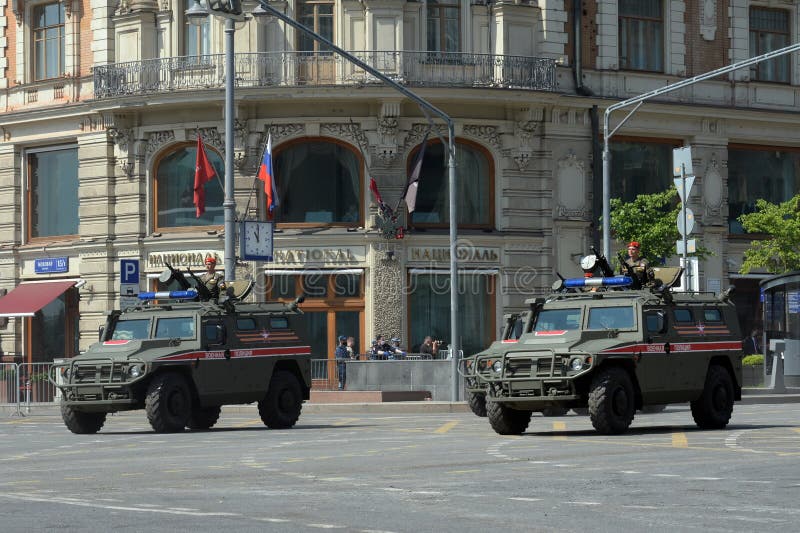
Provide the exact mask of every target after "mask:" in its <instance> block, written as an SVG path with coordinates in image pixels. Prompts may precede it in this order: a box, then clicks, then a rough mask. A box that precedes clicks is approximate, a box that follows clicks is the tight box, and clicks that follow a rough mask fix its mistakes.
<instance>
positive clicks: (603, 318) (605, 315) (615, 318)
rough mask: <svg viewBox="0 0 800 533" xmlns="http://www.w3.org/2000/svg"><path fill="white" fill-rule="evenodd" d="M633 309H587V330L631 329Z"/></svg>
mask: <svg viewBox="0 0 800 533" xmlns="http://www.w3.org/2000/svg"><path fill="white" fill-rule="evenodd" d="M631 328H633V307H630V306H627V307H594V308H592V309H589V327H588V329H631Z"/></svg>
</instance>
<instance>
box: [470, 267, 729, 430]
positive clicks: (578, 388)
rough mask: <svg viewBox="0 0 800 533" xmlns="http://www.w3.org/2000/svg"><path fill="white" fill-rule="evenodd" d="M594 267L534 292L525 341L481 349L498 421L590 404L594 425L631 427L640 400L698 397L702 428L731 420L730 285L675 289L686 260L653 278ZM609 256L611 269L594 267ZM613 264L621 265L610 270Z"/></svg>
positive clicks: (695, 409) (511, 426) (481, 381)
mask: <svg viewBox="0 0 800 533" xmlns="http://www.w3.org/2000/svg"><path fill="white" fill-rule="evenodd" d="M587 257H588V258H589V259H587V258H584V261H582V266H584V268H585V269H586V270H587V274H588V275H589V277H586V278H576V279H566V280H565V279H561V280H559V281H558V282H556V284H555V285H554V289H555V290H556V292H554V293H553V294H552V295H551V296H549V297H548V298H536V299H531V300H528V302H527V303H528V304H529V305H530V306H531V313H532V314H531V317H530V320H528V321H527V323H526V326H525V330H524V331H523V333H522V335H521V336H520V337H519V339H516V342H498V343H494V344H493V345H492V346H491V347H490V348H489V349H487V350H485V351H484V352H481V353H479V354H477V355H476V356H474V357H473V358H472V359H471V361H470V363H471V365H470V366H471V368H473V369H474V370H473V371H472V372H471V373H469V372H467V375H468V376H469V377H470V378H472V379H474V383H475V385H474V388H473V389H472V390H473V391H475V392H479V391H481V390H483V391H484V392H485V395H486V410H487V414H488V418H489V422H490V423H491V425H492V428H493V429H494V430H495V431H496V432H497V433H500V434H503V435H508V434H520V433H523V432H524V431H525V430H526V428H527V427H528V424H529V423H530V420H531V413H532V412H533V411H545V410H546V409H548V408H556V409H560V410H565V409H570V408H573V409H586V408H588V412H589V416H590V417H591V421H592V425H593V426H594V428H595V429H596V430H597V431H598V432H600V433H604V434H616V433H623V432H625V431H626V430H627V429H628V427H629V426H630V424H631V422H632V421H633V417H634V413H635V411H636V410H637V409H642V408H644V407H648V406H660V405H664V404H669V403H683V402H689V403H690V406H691V411H692V416H693V417H694V420H695V422H696V424H697V425H698V426H699V427H701V428H706V429H712V428H723V427H725V426H726V425H727V424H728V421H729V420H730V417H731V413H732V411H733V403H734V400H740V399H741V391H742V389H741V383H742V365H741V353H742V352H741V335H740V332H739V325H738V319H737V316H736V310H735V308H734V307H733V304H732V303H731V302H730V300H729V295H730V291H728V292H726V293H724V294H722V295H720V296H719V297H717V296H715V295H713V294H710V293H696V292H684V293H680V292H672V291H671V288H672V287H673V286H674V285H675V284H676V283H677V280H678V279H679V276H680V274H681V269H679V268H661V269H658V268H656V269H651V270H650V271H649V272H648V273H646V275H645V276H646V279H638V278H637V277H636V275H635V274H634V273H632V272H629V275H625V276H614V275H613V272H611V269H610V267H609V266H608V263H607V262H606V261H605V259H604V258H603V257H602V256H599V255H596V256H587ZM597 265H602V268H600V272H599V273H600V274H606V276H602V277H594V276H593V272H594V271H595V270H596V266H597ZM607 274H611V275H610V276H608V275H607Z"/></svg>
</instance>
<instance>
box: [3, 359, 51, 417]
mask: <svg viewBox="0 0 800 533" xmlns="http://www.w3.org/2000/svg"><path fill="white" fill-rule="evenodd" d="M52 365H53V363H20V364H15V363H3V364H0V405H12V406H16V407H17V413H18V414H21V409H23V408H24V409H25V410H26V411H28V412H30V409H31V405H36V404H50V403H52V402H54V401H56V400H58V399H59V391H58V388H56V386H55V385H53V384H52V383H50V380H49V379H47V375H48V373H49V372H50V367H51V366H52Z"/></svg>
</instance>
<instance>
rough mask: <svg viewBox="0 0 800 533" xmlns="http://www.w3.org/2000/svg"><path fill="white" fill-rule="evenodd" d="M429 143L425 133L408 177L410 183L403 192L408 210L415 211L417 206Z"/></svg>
mask: <svg viewBox="0 0 800 533" xmlns="http://www.w3.org/2000/svg"><path fill="white" fill-rule="evenodd" d="M427 144H428V134H427V133H426V134H425V138H424V139H422V148H420V150H419V152H418V153H417V157H416V158H415V159H414V165H413V166H412V167H411V176H409V178H408V185H406V191H405V193H403V196H404V197H405V199H406V206H407V207H408V212H409V213H413V212H414V209H416V207H417V189H419V175H420V172H422V160H423V159H425V147H426V146H427Z"/></svg>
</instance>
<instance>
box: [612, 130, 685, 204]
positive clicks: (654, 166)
mask: <svg viewBox="0 0 800 533" xmlns="http://www.w3.org/2000/svg"><path fill="white" fill-rule="evenodd" d="M678 146H680V143H679V142H677V141H675V142H635V141H622V142H612V143H611V198H620V199H622V201H624V202H631V201H633V200H635V199H636V197H637V196H638V195H640V194H652V193H655V192H663V191H665V190H667V189H669V188H670V187H672V150H673V149H674V148H676V147H678Z"/></svg>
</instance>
